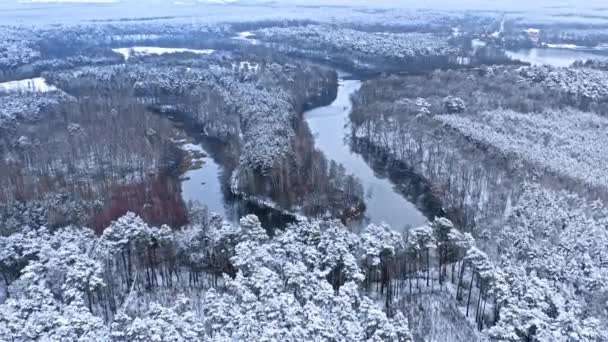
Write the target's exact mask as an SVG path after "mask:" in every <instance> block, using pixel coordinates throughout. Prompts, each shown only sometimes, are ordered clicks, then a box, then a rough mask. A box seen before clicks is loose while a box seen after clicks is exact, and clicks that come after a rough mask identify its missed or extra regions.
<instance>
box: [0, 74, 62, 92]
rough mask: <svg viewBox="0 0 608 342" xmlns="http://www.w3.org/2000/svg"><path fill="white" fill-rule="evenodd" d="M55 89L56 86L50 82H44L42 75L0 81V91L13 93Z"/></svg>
mask: <svg viewBox="0 0 608 342" xmlns="http://www.w3.org/2000/svg"><path fill="white" fill-rule="evenodd" d="M53 90H57V88H56V87H55V86H53V85H51V84H48V83H46V80H45V79H44V78H42V77H36V78H28V79H25V80H19V81H10V82H4V83H0V93H9V92H10V93H13V92H42V93H44V92H48V91H53Z"/></svg>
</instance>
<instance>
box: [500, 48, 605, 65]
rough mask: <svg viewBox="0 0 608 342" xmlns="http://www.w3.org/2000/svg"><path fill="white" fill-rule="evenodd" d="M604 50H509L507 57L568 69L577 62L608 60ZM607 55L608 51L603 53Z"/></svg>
mask: <svg viewBox="0 0 608 342" xmlns="http://www.w3.org/2000/svg"><path fill="white" fill-rule="evenodd" d="M601 52H602V50H582V49H568V48H533V49H521V50H516V51H510V50H507V51H506V53H507V56H509V58H511V59H514V60H519V61H522V62H527V63H530V64H532V65H543V64H547V65H551V66H555V67H567V66H570V65H571V64H572V63H574V62H575V61H586V60H589V59H602V60H606V59H608V56H606V55H605V54H600V53H601ZM603 52H604V53H606V51H603Z"/></svg>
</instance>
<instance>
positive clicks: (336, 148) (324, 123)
mask: <svg viewBox="0 0 608 342" xmlns="http://www.w3.org/2000/svg"><path fill="white" fill-rule="evenodd" d="M360 86H361V82H360V81H357V80H342V81H340V88H339V89H338V97H337V99H336V100H335V101H334V102H333V103H332V104H331V105H329V106H325V107H320V108H316V109H313V110H311V111H308V112H306V113H305V118H306V121H307V122H308V125H309V126H310V130H311V131H312V133H313V134H314V135H315V145H316V147H317V148H318V149H320V150H321V151H322V152H323V153H324V154H325V156H326V157H327V158H328V159H333V160H334V161H336V162H338V163H341V164H342V165H344V167H345V168H346V172H347V173H351V174H353V175H355V176H356V177H358V178H359V179H360V180H361V181H362V183H363V186H364V187H365V193H366V196H365V204H366V205H367V211H366V217H367V218H368V219H369V220H370V221H371V222H372V223H382V222H385V223H387V224H389V225H391V227H393V228H394V229H396V230H398V231H402V230H403V229H404V228H406V227H417V226H420V225H422V224H424V223H426V221H427V219H426V217H425V216H424V215H423V214H422V213H421V212H420V211H419V210H418V209H417V208H416V206H414V205H413V204H412V203H410V202H409V201H407V200H406V199H405V198H404V197H403V196H401V195H400V194H399V193H398V192H397V191H395V187H394V184H392V183H391V182H390V181H389V180H388V179H386V178H381V177H380V176H378V175H377V174H375V173H374V171H373V170H372V168H371V167H370V166H369V165H368V164H367V163H366V162H365V160H364V159H363V157H362V156H361V155H359V154H357V153H355V152H353V151H352V150H351V147H350V144H349V139H348V127H346V125H348V122H349V117H348V116H349V113H350V110H351V107H352V104H351V101H350V95H351V94H353V93H354V92H355V91H357V90H358V89H359V87H360Z"/></svg>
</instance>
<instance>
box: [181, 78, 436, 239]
mask: <svg viewBox="0 0 608 342" xmlns="http://www.w3.org/2000/svg"><path fill="white" fill-rule="evenodd" d="M360 86H361V81H358V80H341V81H340V85H339V89H338V96H337V98H336V99H335V100H334V102H333V103H331V104H330V105H328V106H323V107H318V108H315V109H313V110H310V111H308V112H306V113H304V118H305V120H306V122H307V123H308V125H309V127H310V129H311V131H312V133H313V135H314V137H315V147H316V148H317V149H319V150H320V151H322V152H323V153H324V154H325V156H326V157H327V158H328V159H333V160H334V161H336V162H337V163H340V164H342V165H344V167H345V169H346V172H347V173H350V174H353V175H354V176H356V177H357V178H359V179H360V180H361V182H362V184H363V186H364V189H365V204H366V206H367V209H366V213H365V217H366V220H365V221H366V222H371V223H377V224H380V223H387V224H389V225H390V226H391V227H393V229H395V230H397V231H404V230H406V229H407V228H409V227H417V226H420V225H423V224H425V223H426V222H427V219H426V217H425V216H424V215H423V214H422V213H421V212H420V211H419V210H418V209H417V208H416V206H415V205H414V204H412V203H410V202H409V201H407V200H406V199H405V198H404V197H403V196H402V195H400V194H399V193H398V192H397V191H396V190H395V187H394V184H393V183H391V181H390V180H388V179H386V178H384V177H381V176H379V175H377V174H376V173H375V172H374V171H373V170H372V168H371V167H370V166H369V165H368V164H367V163H366V162H365V160H364V159H363V157H362V156H361V155H360V154H358V153H355V152H353V151H352V150H351V147H350V140H349V139H348V135H349V114H350V110H351V102H350V96H351V94H353V93H354V92H355V91H356V90H357V89H359V87H360ZM182 149H184V150H187V151H191V152H194V155H195V156H196V155H199V157H198V159H199V160H200V161H201V162H202V164H201V165H200V166H199V167H195V168H192V169H190V170H189V171H187V172H186V173H185V174H184V175H183V181H182V198H183V199H184V201H185V202H186V203H188V202H193V203H196V202H198V203H199V204H202V205H205V206H207V207H208V209H209V210H210V211H211V212H216V213H218V214H222V215H224V217H225V218H226V219H227V220H229V221H232V222H235V221H236V220H238V217H239V216H242V215H244V214H247V213H252V212H255V213H256V214H258V215H259V214H260V209H259V208H255V207H249V208H248V207H247V206H246V205H243V203H238V202H236V203H235V202H233V203H228V202H229V201H228V200H227V199H226V195H225V193H224V191H222V183H221V182H222V177H221V173H222V167H221V166H220V165H218V164H217V163H216V162H215V161H214V160H213V158H211V157H210V156H209V153H208V152H207V151H205V149H204V147H203V144H199V143H184V144H182ZM275 219H276V216H275ZM267 220H268V218H267ZM271 223H272V222H271Z"/></svg>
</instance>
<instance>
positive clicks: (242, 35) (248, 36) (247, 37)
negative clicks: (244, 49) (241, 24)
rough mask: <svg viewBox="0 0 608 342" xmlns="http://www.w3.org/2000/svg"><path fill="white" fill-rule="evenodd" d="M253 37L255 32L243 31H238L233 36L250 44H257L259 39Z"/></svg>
mask: <svg viewBox="0 0 608 342" xmlns="http://www.w3.org/2000/svg"><path fill="white" fill-rule="evenodd" d="M253 37H255V34H254V33H253V32H250V31H244V32H239V34H238V35H237V36H236V37H233V39H237V40H243V41H247V42H249V43H251V44H252V45H257V44H259V43H260V41H259V40H257V39H255V38H253Z"/></svg>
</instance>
